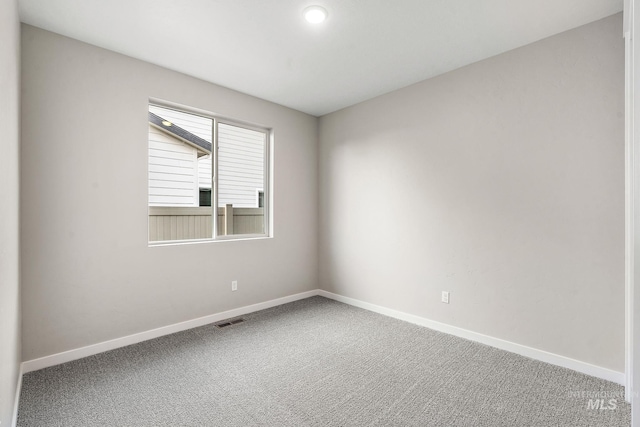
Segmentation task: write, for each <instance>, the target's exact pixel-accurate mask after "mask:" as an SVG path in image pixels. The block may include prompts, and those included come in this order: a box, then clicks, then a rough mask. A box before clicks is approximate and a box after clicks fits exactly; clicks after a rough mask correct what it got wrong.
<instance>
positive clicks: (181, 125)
mask: <svg viewBox="0 0 640 427" xmlns="http://www.w3.org/2000/svg"><path fill="white" fill-rule="evenodd" d="M148 143H149V156H148V158H149V161H148V167H149V196H148V197H149V199H148V204H149V241H150V242H157V241H176V240H193V239H219V238H229V237H230V236H234V237H237V236H243V237H250V236H265V235H268V229H267V224H268V215H267V214H268V211H267V209H268V207H267V206H265V192H264V189H265V188H268V182H267V176H268V174H267V170H268V160H269V159H268V144H269V130H268V129H263V128H259V127H255V128H254V127H250V126H247V125H244V124H240V123H236V122H234V121H232V120H226V119H224V120H223V119H220V118H217V117H215V116H210V117H207V116H204V115H199V114H193V113H189V112H185V111H179V110H176V109H172V108H167V107H162V106H159V105H149V140H148ZM216 147H217V150H216V149H215V148H216ZM256 195H257V197H256ZM214 206H215V208H214Z"/></svg>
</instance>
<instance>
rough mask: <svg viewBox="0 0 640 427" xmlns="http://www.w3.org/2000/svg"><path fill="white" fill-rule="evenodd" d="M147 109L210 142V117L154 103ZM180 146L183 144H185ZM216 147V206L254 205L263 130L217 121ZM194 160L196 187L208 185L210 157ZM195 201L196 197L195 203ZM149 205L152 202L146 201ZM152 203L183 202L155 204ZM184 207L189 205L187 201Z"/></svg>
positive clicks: (261, 178) (258, 186)
mask: <svg viewBox="0 0 640 427" xmlns="http://www.w3.org/2000/svg"><path fill="white" fill-rule="evenodd" d="M149 111H150V112H152V113H154V114H156V115H158V116H160V117H162V118H163V119H166V120H169V121H170V122H172V123H174V124H175V125H176V126H179V127H181V128H182V129H184V130H186V131H189V132H191V133H192V134H194V135H196V136H199V137H200V138H202V139H204V140H205V141H209V142H211V141H212V134H213V131H212V126H213V120H212V119H210V118H206V117H202V116H198V115H195V114H190V113H184V112H181V111H176V110H172V109H169V108H163V107H158V106H155V105H149ZM156 132H159V131H156ZM167 138H169V137H167ZM178 143H179V142H178ZM150 144H151V141H150ZM183 145H185V146H187V145H186V144H183ZM218 147H219V149H218V164H219V169H220V172H219V176H218V192H219V194H218V206H225V205H227V204H232V205H233V206H234V207H238V208H256V207H258V191H263V189H264V155H265V151H264V148H265V133H263V132H258V131H254V130H250V129H245V128H242V127H239V126H234V125H229V124H226V123H219V124H218ZM194 152H195V150H194ZM196 163H197V169H198V170H197V172H196V174H197V177H198V183H197V187H198V188H211V156H203V157H200V159H197V160H196ZM196 196H197V194H196ZM150 197H151V196H150ZM197 200H198V199H197V198H196V201H195V205H196V206H197V203H198V201H197ZM172 203H173V202H172ZM150 205H152V204H151V203H150ZM153 206H184V205H177V204H170V205H168V204H158V205H153ZM188 206H193V205H191V204H190V205H188Z"/></svg>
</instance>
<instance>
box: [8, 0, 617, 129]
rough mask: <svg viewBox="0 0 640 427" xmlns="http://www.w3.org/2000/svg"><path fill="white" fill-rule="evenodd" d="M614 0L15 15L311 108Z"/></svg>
mask: <svg viewBox="0 0 640 427" xmlns="http://www.w3.org/2000/svg"><path fill="white" fill-rule="evenodd" d="M312 4H318V5H321V6H323V7H325V8H326V9H327V10H328V12H329V17H328V19H327V20H326V21H325V22H324V23H323V24H320V25H311V24H308V23H306V22H305V21H304V20H303V18H302V10H303V9H304V8H305V7H307V6H309V5H312ZM622 4H623V0H526V1H525V0H394V1H391V0H317V1H316V0H109V1H95V0H20V14H21V20H22V21H23V22H25V23H27V24H31V25H34V26H37V27H40V28H44V29H46V30H50V31H53V32H56V33H59V34H63V35H66V36H69V37H73V38H75V39H78V40H82V41H85V42H88V43H91V44H94V45H97V46H101V47H104V48H107V49H110V50H113V51H116V52H120V53H123V54H126V55H129V56H132V57H135V58H139V59H142V60H145V61H148V62H151V63H154V64H158V65H161V66H163V67H166V68H170V69H173V70H176V71H180V72H183V73H186V74H189V75H192V76H195V77H198V78H201V79H204V80H207V81H210V82H213V83H216V84H219V85H221V86H226V87H228V88H232V89H235V90H238V91H240V92H244V93H248V94H250V95H254V96H257V97H260V98H263V99H267V100H269V101H273V102H276V103H278V104H282V105H285V106H288V107H291V108H294V109H296V110H300V111H304V112H306V113H309V114H313V115H315V116H320V115H323V114H326V113H329V112H332V111H336V110H338V109H341V108H344V107H347V106H349V105H353V104H355V103H358V102H361V101H364V100H366V99H370V98H372V97H375V96H377V95H380V94H383V93H386V92H390V91H392V90H395V89H398V88H400V87H404V86H407V85H410V84H412V83H415V82H418V81H421V80H424V79H427V78H429V77H433V76H436V75H438V74H442V73H445V72H447V71H450V70H453V69H456V68H459V67H461V66H464V65H467V64H470V63H472V62H476V61H479V60H481V59H484V58H488V57H490V56H493V55H496V54H499V53H502V52H505V51H507V50H511V49H514V48H516V47H519V46H523V45H525V44H528V43H531V42H534V41H536V40H540V39H542V38H545V37H548V36H551V35H553V34H557V33H560V32H562V31H565V30H568V29H571V28H575V27H577V26H580V25H583V24H586V23H588V22H591V21H595V20H597V19H600V18H604V17H606V16H609V15H612V14H614V13H616V12H620V11H622ZM620 36H621V37H622V34H621V35H620Z"/></svg>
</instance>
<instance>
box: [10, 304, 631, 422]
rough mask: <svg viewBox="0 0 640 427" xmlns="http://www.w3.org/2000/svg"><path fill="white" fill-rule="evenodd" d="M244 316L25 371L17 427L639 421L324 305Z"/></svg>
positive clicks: (499, 364) (539, 377) (603, 384)
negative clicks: (236, 321)
mask: <svg viewBox="0 0 640 427" xmlns="http://www.w3.org/2000/svg"><path fill="white" fill-rule="evenodd" d="M244 318H245V319H246V322H244V323H240V324H236V325H233V326H229V327H227V328H224V329H218V328H216V327H214V326H211V325H209V326H203V327H200V328H196V329H192V330H189V331H185V332H180V333H177V334H173V335H170V336H166V337H162V338H158V339H154V340H151V341H147V342H144V343H140V344H136V345H132V346H128V347H125V348H121V349H118V350H113V351H110V352H107V353H102V354H100V355H96V356H91V357H87V358H85V359H82V360H77V361H74V362H70V363H66V364H64V365H60V366H55V367H51V368H47V369H43V370H40V371H36V372H32V373H29V374H26V375H24V378H23V385H22V394H21V399H20V408H19V412H18V426H21V427H27V426H47V427H52V426H64V427H73V426H81V427H91V426H125V427H126V426H132V427H143V426H154V427H157V426H238V427H247V426H278V427H280V426H282V427H286V426H292V427H293V426H295V427H305V426H421V427H422V426H629V424H630V407H629V405H628V404H626V403H625V402H624V398H623V397H622V396H623V395H622V393H623V389H622V387H620V386H618V385H616V384H613V383H610V382H607V381H603V380H599V379H596V378H592V377H589V376H585V375H582V374H579V373H576V372H573V371H570V370H568V369H563V368H559V367H555V366H552V365H548V364H545V363H541V362H537V361H534V360H530V359H527V358H524V357H521V356H518V355H514V354H511V353H507V352H504V351H501V350H496V349H494V348H491V347H487V346H484V345H481V344H476V343H473V342H470V341H466V340H463V339H460V338H456V337H453V336H449V335H445V334H442V333H439V332H435V331H432V330H429V329H426V328H423V327H420V326H416V325H413V324H410V323H406V322H402V321H399V320H395V319H392V318H389V317H385V316H382V315H379V314H375V313H371V312H368V311H365V310H361V309H358V308H354V307H351V306H348V305H344V304H341V303H338V302H335V301H332V300H328V299H325V298H322V297H313V298H309V299H306V300H302V301H298V302H294V303H291V304H286V305H283V306H279V307H275V308H271V309H268V310H264V311H261V312H257V313H253V314H250V315H247V316H244ZM590 397H591V398H592V401H591V403H590V402H589V400H590ZM600 397H603V398H605V400H604V404H605V405H604V407H605V408H607V409H600V407H599V408H598V409H594V408H593V405H594V404H595V398H600ZM612 398H613V399H616V400H615V402H610V399H612ZM599 403H601V402H599ZM611 403H615V406H616V408H615V409H608V408H612V407H613V405H612V404H611ZM589 405H591V407H589Z"/></svg>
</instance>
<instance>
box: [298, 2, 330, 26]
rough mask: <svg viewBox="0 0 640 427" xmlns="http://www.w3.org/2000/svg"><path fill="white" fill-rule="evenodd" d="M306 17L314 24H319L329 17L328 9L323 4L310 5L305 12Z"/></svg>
mask: <svg viewBox="0 0 640 427" xmlns="http://www.w3.org/2000/svg"><path fill="white" fill-rule="evenodd" d="M303 15H304V19H306V20H307V22H310V23H312V24H319V23H321V22H323V21H324V20H325V19H327V9H325V8H324V7H322V6H309V7H308V8H306V9H305V10H304V12H303Z"/></svg>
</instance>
